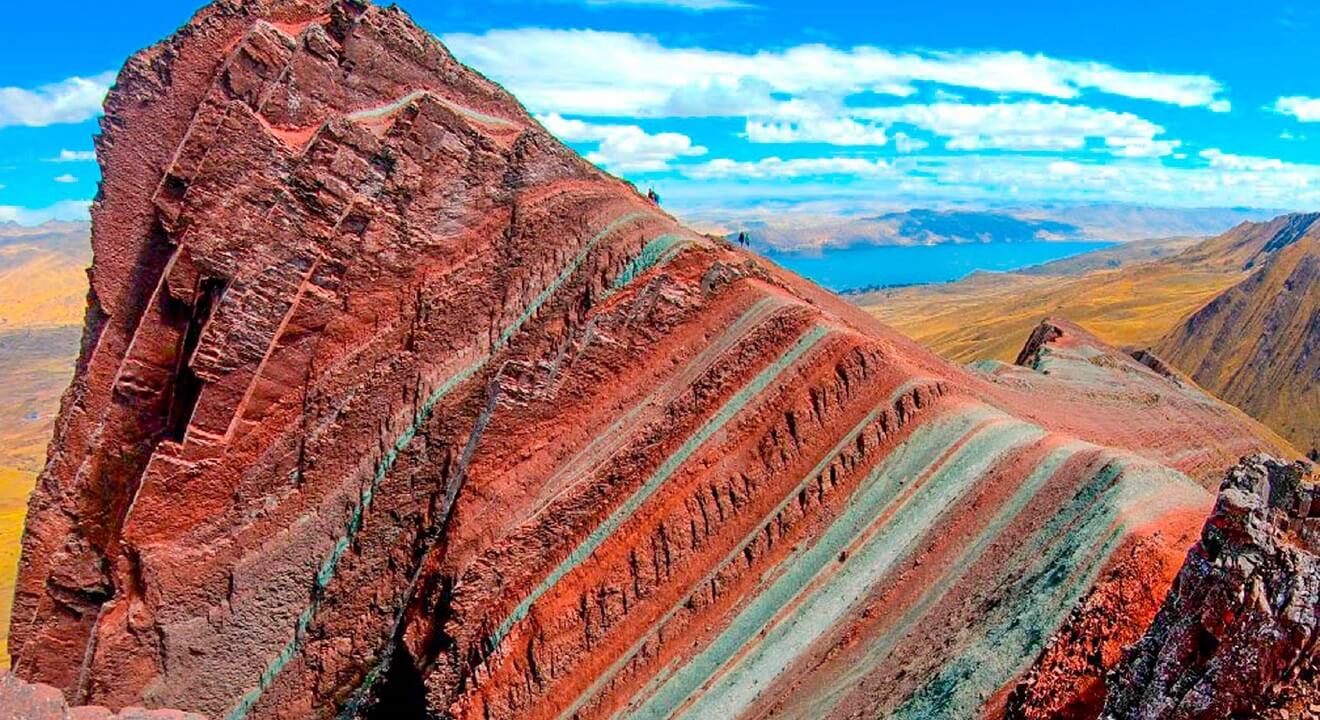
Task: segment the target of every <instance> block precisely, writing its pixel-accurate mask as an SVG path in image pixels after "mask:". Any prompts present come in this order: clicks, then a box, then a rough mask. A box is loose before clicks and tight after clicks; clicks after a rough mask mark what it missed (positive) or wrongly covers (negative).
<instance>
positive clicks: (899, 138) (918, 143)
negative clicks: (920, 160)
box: [894, 130, 930, 155]
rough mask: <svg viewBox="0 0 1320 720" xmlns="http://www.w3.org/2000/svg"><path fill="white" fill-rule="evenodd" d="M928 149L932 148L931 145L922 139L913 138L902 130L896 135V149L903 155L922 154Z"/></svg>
mask: <svg viewBox="0 0 1320 720" xmlns="http://www.w3.org/2000/svg"><path fill="white" fill-rule="evenodd" d="M928 147H930V143H928V142H926V141H925V140H922V139H921V138H915V137H912V136H911V135H908V134H907V133H905V132H903V131H901V130H900V131H899V132H896V133H894V149H895V150H897V151H898V152H899V153H901V154H903V155H907V154H910V153H914V152H921V151H922V150H925V149H926V148H928Z"/></svg>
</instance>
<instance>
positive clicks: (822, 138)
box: [747, 117, 889, 146]
mask: <svg viewBox="0 0 1320 720" xmlns="http://www.w3.org/2000/svg"><path fill="white" fill-rule="evenodd" d="M747 139H748V140H750V141H752V142H754V143H799V142H815V143H827V144H829V145H871V146H880V145H885V144H887V143H888V142H889V137H888V135H886V134H885V128H884V127H883V126H881V125H876V124H874V123H860V122H858V121H856V120H854V119H852V118H848V117H823V118H804V119H800V120H748V121H747Z"/></svg>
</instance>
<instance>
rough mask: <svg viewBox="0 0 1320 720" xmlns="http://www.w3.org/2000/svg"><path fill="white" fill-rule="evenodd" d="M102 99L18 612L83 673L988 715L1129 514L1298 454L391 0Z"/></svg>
mask: <svg viewBox="0 0 1320 720" xmlns="http://www.w3.org/2000/svg"><path fill="white" fill-rule="evenodd" d="M548 61H553V59H548ZM106 110H107V112H106V115H105V119H104V121H103V135H102V136H101V138H100V139H99V141H98V153H99V157H100V159H101V162H102V165H103V176H104V190H103V194H102V197H101V198H100V199H99V200H98V202H97V203H96V204H95V206H94V207H93V218H94V229H93V241H92V243H93V250H94V256H95V257H94V262H93V269H92V273H91V278H92V288H91V295H90V299H89V308H88V312H87V321H86V326H85V330H84V340H83V351H82V354H81V357H80V359H79V364H78V369H77V374H76V377H75V379H74V382H73V384H72V385H71V387H70V388H69V390H68V392H67V393H66V395H65V397H64V401H63V406H62V409H61V414H60V418H59V420H58V421H57V423H56V430H55V438H54V441H53V443H52V445H51V449H50V454H49V461H48V463H47V465H46V468H45V470H44V471H43V473H42V475H41V477H40V480H39V484H38V488H37V491H36V492H35V493H34V496H33V499H32V501H31V504H30V510H29V516H28V521H27V522H28V524H27V531H26V534H25V537H24V555H23V560H22V565H21V567H20V576H19V582H18V592H17V594H16V603H15V612H14V621H13V625H12V633H11V637H10V649H11V652H12V655H13V657H14V659H15V662H14V670H15V673H16V674H17V675H18V676H19V677H21V678H22V679H23V680H24V681H29V682H40V683H45V684H48V685H51V686H53V687H56V688H58V689H59V690H60V691H61V692H62V693H63V694H64V695H65V697H66V698H67V700H68V701H69V702H70V703H73V704H95V705H101V706H105V707H109V708H125V707H131V706H134V705H146V706H149V707H174V708H179V709H182V710H186V711H189V712H196V713H200V714H204V715H207V716H210V717H216V718H221V717H223V718H227V719H228V720H241V719H242V718H306V717H330V716H336V717H345V718H348V717H405V718H408V717H417V718H421V717H427V716H430V715H444V714H447V715H450V716H454V717H460V718H552V717H553V718H558V717H607V716H611V715H613V714H616V713H618V714H627V715H638V716H674V717H691V718H700V717H709V716H711V715H712V714H714V713H722V714H730V715H747V716H753V715H761V714H766V713H781V714H787V715H794V716H811V717H850V716H855V715H858V714H866V715H871V716H875V715H888V716H893V717H911V718H917V717H930V716H969V715H972V714H975V713H977V712H979V711H980V710H981V709H982V708H983V707H984V706H985V705H986V703H987V700H988V699H989V698H991V697H992V696H994V695H995V694H996V693H998V692H999V691H1000V690H1001V689H1002V688H1005V687H1008V686H1010V685H1011V684H1012V683H1013V681H1014V679H1015V678H1016V677H1017V676H1018V675H1019V674H1020V673H1021V672H1022V671H1023V670H1024V669H1025V668H1026V666H1027V665H1028V664H1029V663H1030V660H1031V659H1032V658H1034V657H1036V656H1037V655H1038V654H1039V653H1040V651H1041V649H1042V644H1043V641H1044V638H1046V637H1048V636H1049V634H1050V633H1051V632H1053V631H1054V630H1055V629H1057V628H1058V627H1059V626H1060V625H1061V624H1063V623H1065V622H1066V620H1067V618H1068V617H1069V614H1070V612H1071V609H1072V608H1073V607H1074V606H1075V605H1076V603H1077V602H1078V600H1079V599H1080V598H1082V597H1084V596H1085V595H1086V593H1087V592H1088V590H1089V589H1090V588H1091V587H1092V586H1093V585H1094V584H1095V582H1096V580H1097V578H1099V577H1100V576H1101V574H1102V573H1103V571H1104V569H1105V567H1106V566H1107V565H1108V564H1109V562H1110V560H1111V558H1112V557H1114V555H1115V553H1116V552H1118V551H1119V549H1121V548H1122V547H1124V546H1125V543H1127V542H1129V541H1134V540H1138V539H1140V538H1141V537H1142V536H1143V533H1146V532H1147V531H1148V529H1149V528H1152V527H1159V526H1161V525H1162V524H1164V522H1165V520H1166V519H1167V518H1169V517H1175V516H1177V517H1181V516H1184V515H1185V514H1187V513H1201V514H1204V513H1205V512H1206V511H1207V510H1208V509H1209V507H1210V505H1211V501H1212V497H1211V495H1210V493H1209V492H1208V491H1207V489H1208V488H1210V487H1212V486H1214V485H1215V484H1217V478H1218V477H1219V476H1220V475H1221V474H1222V472H1223V469H1224V468H1225V467H1227V466H1229V465H1231V464H1232V462H1233V461H1234V460H1235V459H1236V458H1237V457H1239V456H1241V455H1243V454H1246V453H1250V452H1261V451H1264V452H1271V453H1275V454H1278V455H1290V454H1292V453H1293V451H1292V450H1291V449H1290V448H1289V447H1288V446H1287V444H1286V443H1283V442H1281V441H1279V440H1278V439H1277V438H1276V437H1275V436H1273V435H1272V434H1271V433H1269V432H1268V431H1266V430H1265V429H1264V428H1263V427H1261V426H1259V425H1258V424H1256V423H1254V422H1253V421H1251V420H1250V419H1248V418H1246V417H1245V416H1242V415H1241V414H1240V413H1235V412H1233V411H1232V410H1231V409H1229V408H1226V407H1225V406H1223V404H1222V403H1218V402H1217V401H1215V400H1214V399H1213V398H1210V397H1209V396H1206V395H1204V394H1203V393H1201V392H1200V391H1199V390H1197V389H1196V388H1194V387H1190V386H1187V385H1186V384H1180V383H1178V382H1175V381H1174V380H1172V379H1170V378H1169V377H1166V376H1164V375H1161V374H1160V373H1157V372H1154V371H1152V370H1151V369H1150V368H1149V367H1147V366H1145V365H1143V364H1141V363H1138V362H1137V361H1135V360H1133V359H1132V358H1130V357H1128V356H1127V355H1126V354H1124V353H1122V352H1120V351H1117V350H1115V349H1114V348H1111V347H1108V346H1106V345H1104V344H1103V343H1100V342H1099V341H1098V340H1096V339H1095V338H1094V337H1092V336H1089V335H1088V334H1086V333H1085V332H1084V331H1082V330H1081V329H1080V328H1076V327H1075V326H1072V325H1071V324H1068V323H1066V322H1064V321H1057V322H1055V323H1053V324H1052V330H1050V331H1049V332H1047V333H1044V335H1047V336H1048V337H1046V336H1042V337H1041V338H1040V339H1039V340H1038V341H1037V342H1035V343H1034V346H1033V352H1032V354H1031V355H1032V360H1031V362H1030V363H1029V366H1027V367H1022V366H1012V367H1010V366H1003V367H993V368H982V369H978V370H967V369H964V368H961V367H956V366H953V365H951V364H949V363H946V362H944V361H942V360H940V359H938V358H936V357H935V356H933V355H931V354H930V353H929V352H927V351H925V350H923V349H922V348H920V347H918V346H916V345H915V344H914V343H912V342H911V341H909V340H907V339H906V338H904V337H902V336H901V335H898V334H897V333H895V332H893V331H892V330H890V329H888V328H886V327H884V326H882V325H880V324H878V323H876V322H875V321H873V320H872V319H871V318H870V317H869V316H867V315H866V314H865V313H862V312H860V311H858V310H857V309H856V308H854V307H852V306H851V305H849V304H847V303H844V302H842V301H840V300H839V299H838V298H835V297H833V296H832V295H830V294H828V293H826V292H824V291H822V290H821V289H819V288H817V287H815V286H814V285H811V284H810V283H807V282H805V281H803V280H801V279H800V278H797V277H795V276H792V275H790V274H788V273H785V272H783V271H782V270H780V269H778V268H777V267H775V266H773V265H771V264H769V263H766V262H764V261H761V260H760V259H758V258H757V257H755V256H754V255H751V254H749V253H746V252H743V251H740V250H739V249H737V248H734V247H732V246H730V245H729V244H727V243H722V242H720V241H717V240H712V239H710V238H708V237H705V236H702V235H699V234H696V233H693V232H691V231H689V230H687V229H685V228H683V227H682V226H681V225H679V224H678V223H677V222H675V221H674V220H673V218H671V217H669V216H668V215H667V214H666V213H665V212H663V210H661V209H660V208H658V207H656V206H655V205H654V204H653V203H651V202H649V201H648V200H647V199H645V198H643V197H641V196H639V195H638V194H637V193H636V191H635V190H634V189H633V188H632V187H630V186H628V185H627V184H625V183H623V182H621V181H619V180H617V179H615V178H612V177H609V176H607V175H605V174H604V173H602V172H600V171H599V170H597V169H596V168H594V167H592V166H591V165H590V164H588V163H587V162H585V161H584V160H583V159H581V158H580V157H578V156H577V155H576V154H574V153H573V152H572V151H571V150H569V149H568V148H566V147H564V146H563V145H562V144H561V143H559V142H558V141H556V140H555V139H554V138H553V137H551V136H550V135H549V134H548V133H546V132H545V130H544V129H543V128H541V127H540V126H539V125H538V124H537V123H536V122H535V121H534V120H533V119H532V118H531V117H530V116H529V115H528V114H527V113H526V112H525V111H524V110H523V108H522V107H521V106H520V105H519V104H518V103H517V101H516V100H514V99H513V98H512V97H511V96H509V95H508V94H507V93H505V92H504V91H503V90H502V89H501V88H499V87H498V86H495V85H494V84H492V83H490V82H488V81H486V80H485V79H484V78H482V77H480V76H479V75H477V74H476V73H475V72H473V71H471V70H469V69H467V68H465V67H463V66H462V65H460V64H459V63H458V62H457V61H455V60H454V58H453V57H452V56H450V55H449V53H448V52H447V51H446V50H445V49H444V48H443V47H442V46H441V45H440V44H439V43H438V42H437V41H436V40H435V39H434V38H433V37H431V36H430V35H428V34H427V33H425V32H424V31H422V30H421V29H420V28H418V27H417V26H416V25H415V24H413V23H412V21H411V20H410V19H409V18H408V17H407V16H406V15H405V14H404V13H403V12H402V11H401V10H399V9H397V8H393V7H391V8H378V7H375V6H372V5H369V4H367V3H364V2H359V1H357V0H339V1H334V2H332V1H331V0H221V1H220V2H217V3H215V4H213V5H211V6H209V7H208V8H206V9H204V10H202V11H201V12H200V13H199V14H198V15H197V16H196V17H194V18H193V20H192V21H191V22H189V23H188V24H187V25H185V26H184V27H183V28H182V29H181V30H180V31H179V32H178V33H177V34H176V35H175V36H173V37H172V38H170V39H168V40H166V41H165V42H164V43H162V44H160V45H157V46H155V47H153V48H150V49H148V50H146V51H143V52H142V53H139V54H138V55H136V56H135V57H134V58H132V59H131V60H130V61H129V63H128V64H127V65H126V66H125V68H124V70H123V71H122V72H121V74H120V77H119V80H118V82H117V84H116V86H115V88H114V89H113V90H112V91H111V93H110V96H109V97H108V99H107V107H106ZM1128 622H1129V624H1132V625H1133V626H1134V627H1135V626H1137V621H1136V620H1130V621H1128Z"/></svg>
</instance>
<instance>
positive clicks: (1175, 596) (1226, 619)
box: [1104, 456, 1320, 720]
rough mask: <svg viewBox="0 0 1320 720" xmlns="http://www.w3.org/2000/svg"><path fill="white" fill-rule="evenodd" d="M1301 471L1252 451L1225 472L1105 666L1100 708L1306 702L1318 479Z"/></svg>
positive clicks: (1162, 719) (1243, 712) (1193, 712)
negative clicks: (1110, 665) (1205, 511)
mask: <svg viewBox="0 0 1320 720" xmlns="http://www.w3.org/2000/svg"><path fill="white" fill-rule="evenodd" d="M1309 471H1310V467H1309V466H1308V465H1306V464H1304V463H1301V462H1298V463H1295V464H1286V463H1282V462H1279V461H1277V460H1275V459H1273V458H1270V457H1266V456H1253V457H1250V458H1245V459H1243V461H1242V463H1241V464H1239V465H1238V466H1237V467H1235V468H1233V470H1232V471H1231V472H1230V473H1229V474H1228V477H1227V478H1226V479H1225V480H1224V484H1223V486H1222V488H1221V489H1220V491H1219V500H1218V502H1217V503H1216V504H1215V510H1214V513H1213V514H1212V515H1211V517H1210V519H1209V520H1208V521H1207V522H1206V524H1205V528H1204V530H1203V532H1202V534H1201V540H1200V542H1199V543H1198V544H1197V545H1196V546H1195V547H1194V548H1193V549H1192V550H1191V552H1190V553H1188V556H1187V561H1186V563H1185V564H1184V565H1183V568H1182V570H1181V571H1180V572H1179V574H1178V578H1177V580H1176V582H1175V584H1174V587H1173V589H1172V591H1171V592H1170V593H1169V596H1168V598H1167V599H1166V600H1165V602H1164V605H1163V607H1162V608H1161V609H1160V612H1159V614H1158V615H1157V616H1156V618H1155V621H1154V623H1153V624H1152V625H1151V627H1150V629H1149V630H1148V631H1147V633H1146V634H1145V636H1144V637H1143V638H1142V639H1141V640H1140V641H1139V642H1137V643H1136V645H1135V646H1134V647H1133V648H1132V650H1131V651H1130V652H1129V654H1128V655H1127V656H1126V657H1125V658H1124V660H1123V662H1122V663H1121V665H1120V666H1119V667H1118V668H1117V669H1116V670H1115V671H1114V673H1113V674H1112V675H1111V677H1110V680H1109V685H1110V688H1109V699H1108V701H1107V702H1106V704H1105V712H1104V716H1105V717H1107V718H1116V719H1124V720H1126V719H1129V718H1131V719H1133V720H1166V719H1167V720H1173V719H1175V718H1177V719H1188V720H1190V719H1192V718H1205V719H1206V720H1209V719H1210V718H1228V717H1250V716H1257V715H1258V714H1259V713H1263V712H1268V710H1269V709H1270V708H1271V707H1272V706H1276V705H1279V704H1285V705H1294V706H1300V707H1294V709H1293V711H1292V712H1293V713H1300V714H1295V715H1293V716H1294V717H1300V716H1303V715H1307V714H1311V712H1312V711H1311V709H1310V708H1311V705H1312V704H1314V703H1316V701H1318V700H1320V697H1316V696H1315V695H1313V694H1311V693H1312V692H1313V691H1310V690H1308V689H1307V688H1311V687H1314V686H1313V685H1305V684H1302V683H1298V682H1297V679H1298V678H1299V676H1306V677H1307V678H1309V677H1311V676H1313V675H1314V669H1315V651H1316V637H1317V631H1320V488H1318V487H1317V485H1316V484H1315V478H1314V477H1312V478H1310V479H1307V473H1308V472H1309ZM1297 689H1300V690H1302V692H1301V693H1300V694H1299V693H1298V692H1295V690H1297ZM1307 694H1311V697H1309V698H1308V697H1305V695H1307ZM1283 709H1286V708H1283ZM1288 714H1289V713H1286V712H1285V713H1280V712H1275V713H1273V714H1271V715H1270V716H1272V717H1284V716H1287V715H1288Z"/></svg>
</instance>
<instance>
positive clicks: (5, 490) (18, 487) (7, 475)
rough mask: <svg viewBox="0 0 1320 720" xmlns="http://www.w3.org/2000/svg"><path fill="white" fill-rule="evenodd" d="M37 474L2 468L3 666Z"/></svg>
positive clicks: (0, 584) (0, 617)
mask: <svg viewBox="0 0 1320 720" xmlns="http://www.w3.org/2000/svg"><path fill="white" fill-rule="evenodd" d="M34 477H35V475H34V474H33V473H30V472H26V471H23V470H16V469H14V468H7V467H0V592H3V593H4V602H0V667H9V645H8V643H9V609H10V599H11V597H12V595H13V592H14V574H15V573H16V572H17V571H18V554H19V550H20V548H19V540H21V539H22V537H23V516H24V515H25V514H26V512H27V498H28V493H29V492H30V491H31V490H32V481H33V479H34Z"/></svg>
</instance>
